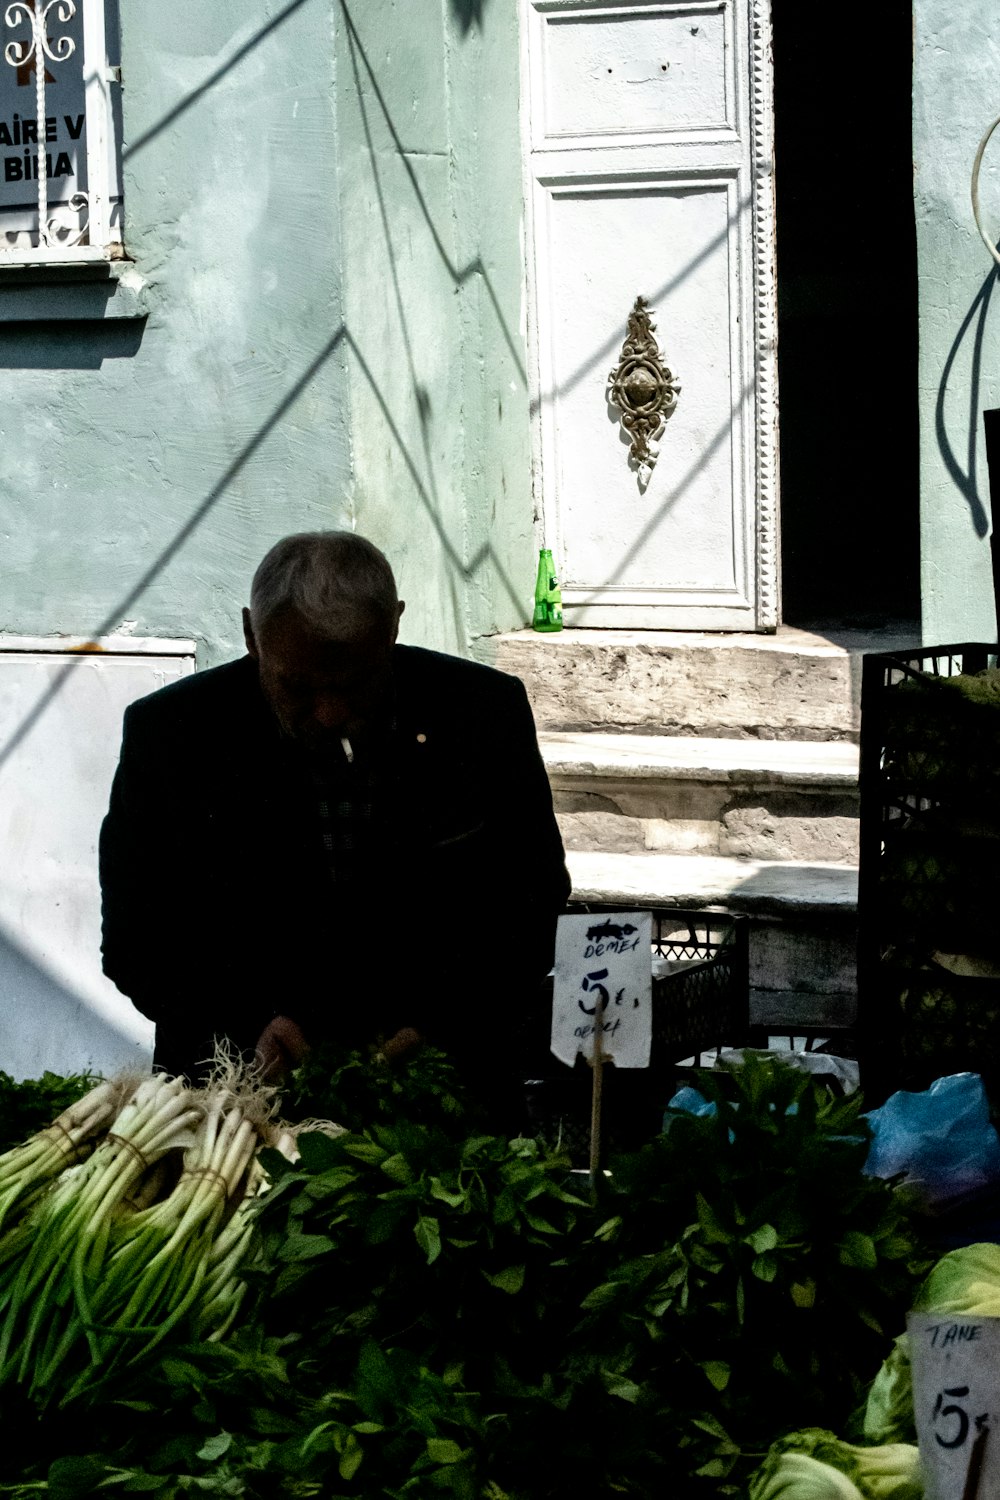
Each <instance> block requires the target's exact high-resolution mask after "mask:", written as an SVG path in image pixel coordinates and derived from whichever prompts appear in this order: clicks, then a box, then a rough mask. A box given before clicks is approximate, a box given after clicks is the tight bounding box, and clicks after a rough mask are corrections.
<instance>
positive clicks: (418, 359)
mask: <svg viewBox="0 0 1000 1500" xmlns="http://www.w3.org/2000/svg"><path fill="white" fill-rule="evenodd" d="M337 77H338V87H337V126H338V136H339V143H340V154H339V163H340V177H339V188H340V202H341V220H342V226H343V252H344V261H343V265H344V287H345V306H346V319H347V326H348V334H349V336H348V339H347V347H348V355H347V358H348V369H349V374H350V390H351V414H352V425H351V434H352V461H353V468H354V480H355V494H356V502H357V511H356V518H357V525H358V529H359V530H361V531H364V532H367V533H368V534H370V535H372V536H375V537H376V538H377V539H378V540H379V541H380V542H381V544H382V545H383V546H384V547H385V548H386V550H387V552H388V553H389V555H390V557H392V558H393V560H394V561H396V562H397V565H398V572H399V582H400V592H401V594H402V595H403V597H404V598H405V599H406V600H407V613H406V615H405V617H404V621H403V636H404V638H405V639H407V640H411V641H418V642H423V643H429V644H433V645H438V646H441V647H442V648H444V649H446V650H453V651H459V652H463V653H464V652H465V651H466V650H467V649H468V648H469V647H470V646H471V648H472V649H473V650H475V651H476V652H477V654H480V655H486V656H488V655H489V643H488V642H484V641H483V639H482V638H483V637H484V636H487V635H488V634H489V633H490V632H494V631H496V630H498V629H502V628H506V627H511V626H515V625H522V624H524V623H525V622H526V620H527V618H528V612H529V609H530V600H531V595H532V592H533V585H534V570H533V558H532V550H533V534H532V513H531V495H530V458H529V415H528V397H527V383H526V378H525V356H524V338H523V329H522V327H521V321H522V318H523V296H524V291H523V288H524V267H523V251H522V244H521V217H522V216H521V202H522V182H521V153H520V143H519V136H518V103H519V93H518V35H517V7H516V5H515V3H514V0H477V3H471V0H421V3H419V4H415V3H414V0H344V3H342V4H341V7H340V24H339V26H338V46H337Z"/></svg>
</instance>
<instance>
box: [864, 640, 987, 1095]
mask: <svg viewBox="0 0 1000 1500" xmlns="http://www.w3.org/2000/svg"><path fill="white" fill-rule="evenodd" d="M997 660H998V658H997V647H996V646H994V645H986V644H983V643H981V642H980V643H967V644H961V645H950V646H935V647H926V648H922V649H914V651H912V652H902V653H900V652H889V653H885V654H872V655H868V656H866V657H865V661H864V676H863V681H862V698H861V709H862V713H861V861H860V879H859V888H858V1032H859V1054H860V1060H861V1082H862V1087H863V1088H864V1090H865V1095H866V1098H867V1099H868V1101H869V1102H870V1103H872V1104H875V1103H878V1102H880V1100H881V1099H883V1098H884V1097H885V1096H886V1095H887V1094H888V1093H890V1092H892V1090H893V1089H896V1088H917V1089H919V1088H926V1087H927V1086H928V1085H929V1084H930V1083H931V1082H932V1081H933V1080H934V1079H935V1078H937V1077H940V1076H941V1075H942V1074H946V1073H953V1072H959V1071H963V1070H966V1069H969V1070H972V1071H976V1072H980V1073H982V1074H983V1076H984V1078H985V1079H986V1080H987V1085H988V1087H989V1088H990V1091H991V1094H992V1095H993V1097H994V1102H1000V1095H998V1091H1000V1029H998V1028H997V1026H996V1024H995V1023H996V1018H997V1006H998V992H1000V922H998V921H997V904H998V902H997V896H998V892H1000V674H997V675H993V672H994V669H995V668H996V666H997ZM983 674H986V675H985V676H984V675H983ZM960 678H961V679H962V682H961V683H960V682H959V681H958V679H960ZM970 678H971V679H975V681H974V683H972V684H970V683H969V681H968V680H969V679H970ZM969 686H972V687H973V688H974V689H975V697H970V696H969V695H968V694H967V692H966V691H965V689H966V688H968V687H969ZM956 963H957V964H958V971H957V972H956V971H955V964H956ZM994 965H995V966H996V968H997V974H996V975H993V974H991V972H990V970H991V968H992V967H993V966H994ZM949 966H950V967H949ZM970 966H971V968H973V969H976V968H977V966H978V971H977V977H973V975H972V973H971V972H969V969H970Z"/></svg>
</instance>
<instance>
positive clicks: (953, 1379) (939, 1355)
mask: <svg viewBox="0 0 1000 1500" xmlns="http://www.w3.org/2000/svg"><path fill="white" fill-rule="evenodd" d="M906 1326H907V1332H908V1334H909V1341H910V1358H911V1361H912V1365H913V1409H914V1415H915V1416H916V1423H917V1440H918V1442H919V1444H920V1457H921V1462H922V1465H923V1469H924V1476H925V1485H926V1488H925V1500H964V1497H966V1496H970V1495H974V1496H977V1497H978V1500H988V1497H990V1496H994V1495H998V1494H1000V1318H976V1317H968V1316H965V1315H961V1314H955V1313H934V1312H929V1313H910V1315H909V1317H908V1318H907V1323H906Z"/></svg>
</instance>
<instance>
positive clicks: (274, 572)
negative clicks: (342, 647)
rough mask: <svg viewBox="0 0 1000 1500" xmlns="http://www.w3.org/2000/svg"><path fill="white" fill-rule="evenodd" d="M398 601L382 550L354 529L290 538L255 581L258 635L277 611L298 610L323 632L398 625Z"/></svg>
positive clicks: (266, 559) (252, 597) (253, 600)
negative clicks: (368, 625)
mask: <svg viewBox="0 0 1000 1500" xmlns="http://www.w3.org/2000/svg"><path fill="white" fill-rule="evenodd" d="M398 608H399V600H398V596H397V594H396V580H395V578H394V577H393V575H392V568H391V567H390V566H389V563H388V560H387V559H386V557H385V556H384V554H383V553H381V552H380V551H379V549H378V548H377V547H376V546H375V545H374V544H373V543H372V542H369V541H367V540H366V539H365V538H364V537H363V536H356V535H355V533H354V532H353V531H303V532H299V533H298V534H297V535H295V536H286V537H284V538H283V539H282V540H281V541H280V542H276V543H275V545H274V546H273V547H272V548H271V550H270V552H268V554H267V556H266V557H264V558H263V560H262V561H261V563H260V566H259V567H258V569H257V571H256V573H255V574H254V576H253V583H252V584H251V585H250V623H251V625H252V626H253V631H254V634H255V635H259V634H260V631H261V629H262V627H264V626H265V625H266V624H267V622H268V620H270V619H272V618H273V616H274V615H276V614H278V613H280V612H281V611H282V610H286V609H293V610H295V612H296V613H297V614H299V615H301V616H302V618H303V619H304V620H305V621H306V623H307V624H308V625H309V626H310V627H311V628H312V629H313V630H315V631H316V632H317V633H318V634H320V635H327V634H329V635H339V634H340V633H341V632H342V631H343V630H344V629H345V628H347V629H350V628H351V627H352V626H356V625H357V624H358V623H359V622H363V623H368V622H372V621H380V622H384V623H385V625H386V628H387V629H391V628H392V626H393V625H395V623H396V617H397V612H398Z"/></svg>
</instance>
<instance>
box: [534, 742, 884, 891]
mask: <svg viewBox="0 0 1000 1500" xmlns="http://www.w3.org/2000/svg"><path fill="white" fill-rule="evenodd" d="M539 743H540V745H541V749H542V756H543V759H544V761H545V766H546V770H547V771H548V774H549V780H550V782H551V784H552V790H553V797H554V801H555V806H556V813H557V816H558V818H559V824H560V827H561V829H562V834H563V841H564V843H565V844H566V847H567V848H568V849H572V850H581V851H586V850H593V851H600V852H604V853H639V852H642V851H660V852H672V853H688V854H691V853H698V854H708V855H724V856H736V857H745V858H754V859H765V860H797V861H820V862H825V861H835V862H840V863H846V862H851V861H854V860H856V859H857V844H858V751H857V747H856V746H855V745H853V744H851V743H850V742H848V741H834V742H832V743H822V742H818V741H796V740H734V739H722V738H716V737H697V738H692V737H688V736H684V735H643V734H626V733H621V734H607V733H600V732H596V733H594V732H592V733H575V734H574V733H568V732H563V733H560V732H551V731H549V732H544V731H543V732H542V734H541V735H540V736H539Z"/></svg>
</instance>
